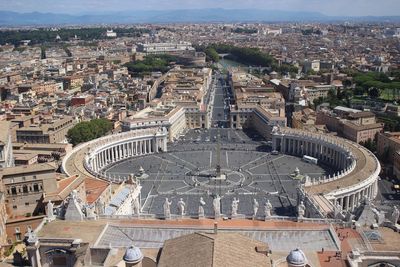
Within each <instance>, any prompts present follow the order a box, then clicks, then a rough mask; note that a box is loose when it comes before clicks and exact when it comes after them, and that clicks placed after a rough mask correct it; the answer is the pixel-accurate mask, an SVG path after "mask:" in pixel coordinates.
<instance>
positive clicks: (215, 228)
mask: <svg viewBox="0 0 400 267" xmlns="http://www.w3.org/2000/svg"><path fill="white" fill-rule="evenodd" d="M217 233H218V222H214V234H217Z"/></svg>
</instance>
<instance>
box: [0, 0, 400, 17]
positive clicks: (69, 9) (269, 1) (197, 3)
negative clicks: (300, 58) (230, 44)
mask: <svg viewBox="0 0 400 267" xmlns="http://www.w3.org/2000/svg"><path fill="white" fill-rule="evenodd" d="M39 2H40V4H38V3H39ZM199 8H233V9H245V8H255V9H269V10H286V11H315V12H321V13H324V14H327V15H349V16H365V15H375V16H381V15H400V5H399V0H380V1H376V0H350V1H349V0H13V1H10V0H0V10H11V11H17V12H32V11H37V12H53V13H70V14H82V13H93V12H110V11H128V10H149V9H150V10H165V9H199Z"/></svg>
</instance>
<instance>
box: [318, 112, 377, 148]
mask: <svg viewBox="0 0 400 267" xmlns="http://www.w3.org/2000/svg"><path fill="white" fill-rule="evenodd" d="M316 124H319V125H326V127H327V128H328V129H329V130H330V131H332V132H337V133H338V134H339V135H340V136H342V137H344V138H347V139H349V140H351V141H354V142H357V143H360V142H365V141H368V140H369V139H371V140H374V139H375V137H376V135H377V134H378V133H380V132H382V131H383V126H384V125H383V123H378V122H377V121H376V117H375V114H373V113H372V112H369V111H361V110H356V109H350V108H346V107H340V106H339V107H336V108H335V109H333V110H328V109H322V110H320V111H318V112H317V120H316Z"/></svg>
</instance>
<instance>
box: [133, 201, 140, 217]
mask: <svg viewBox="0 0 400 267" xmlns="http://www.w3.org/2000/svg"><path fill="white" fill-rule="evenodd" d="M132 211H133V214H134V215H139V214H140V199H139V197H135V199H133V201H132Z"/></svg>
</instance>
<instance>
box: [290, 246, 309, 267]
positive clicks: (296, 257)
mask: <svg viewBox="0 0 400 267" xmlns="http://www.w3.org/2000/svg"><path fill="white" fill-rule="evenodd" d="M286 261H287V263H289V264H290V265H292V266H305V265H306V263H307V259H306V255H304V252H303V251H301V250H300V249H298V248H296V249H295V250H292V251H290V253H289V255H288V256H287V257H286Z"/></svg>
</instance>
